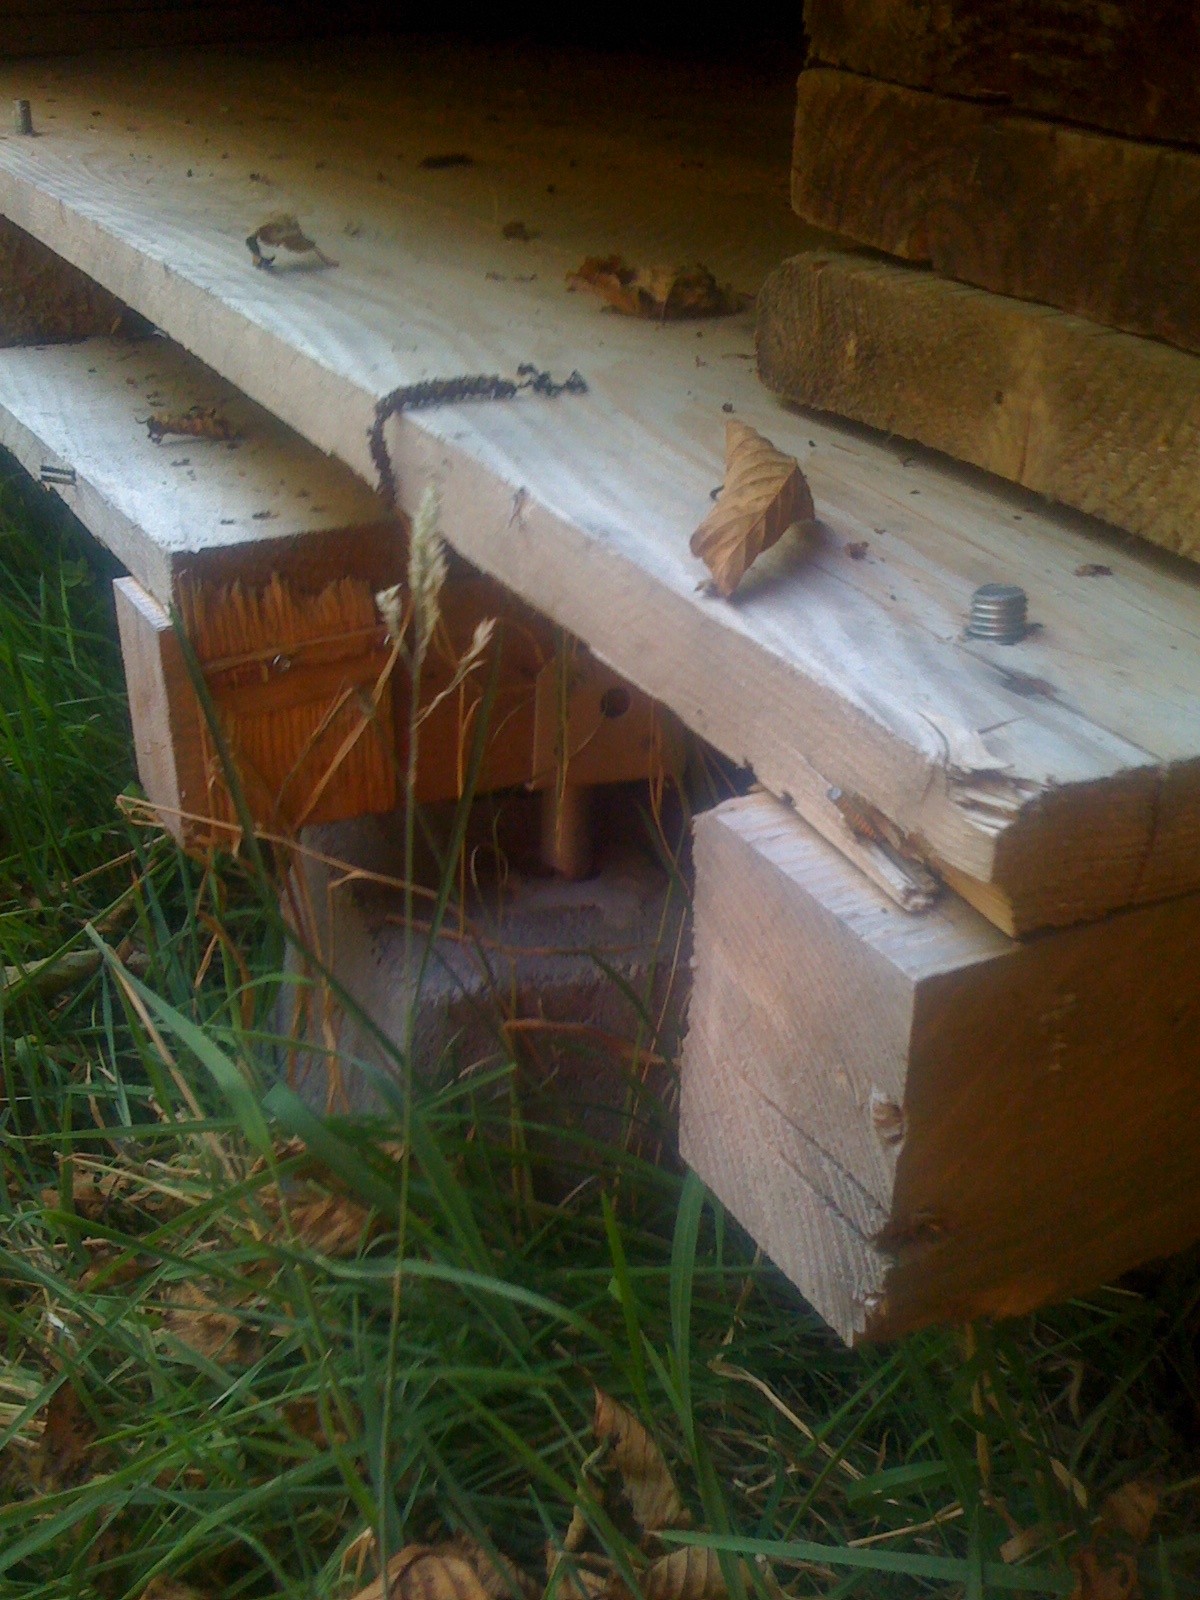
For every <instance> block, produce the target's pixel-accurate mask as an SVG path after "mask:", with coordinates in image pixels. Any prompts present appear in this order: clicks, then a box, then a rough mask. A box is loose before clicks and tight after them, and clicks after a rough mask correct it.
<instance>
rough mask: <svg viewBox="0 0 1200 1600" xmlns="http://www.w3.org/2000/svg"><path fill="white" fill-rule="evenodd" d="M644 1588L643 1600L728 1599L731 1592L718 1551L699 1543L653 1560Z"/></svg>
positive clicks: (644, 1577) (645, 1575)
mask: <svg viewBox="0 0 1200 1600" xmlns="http://www.w3.org/2000/svg"><path fill="white" fill-rule="evenodd" d="M641 1590H642V1600H725V1596H726V1595H727V1594H728V1593H729V1589H728V1586H727V1585H726V1582H725V1574H724V1573H723V1572H722V1571H721V1562H720V1558H719V1557H718V1555H717V1553H716V1551H715V1550H703V1549H701V1548H700V1547H699V1546H698V1545H689V1546H688V1547H687V1548H685V1549H682V1550H672V1552H671V1554H670V1555H669V1556H660V1557H659V1559H658V1560H657V1561H653V1562H651V1564H650V1565H649V1566H648V1567H647V1568H646V1570H645V1572H644V1573H643V1574H642V1582H641Z"/></svg>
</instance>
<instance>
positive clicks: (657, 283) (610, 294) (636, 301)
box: [567, 256, 742, 322]
mask: <svg viewBox="0 0 1200 1600" xmlns="http://www.w3.org/2000/svg"><path fill="white" fill-rule="evenodd" d="M567 282H568V283H569V284H570V285H571V287H572V288H573V289H589V290H590V291H591V292H592V293H593V294H598V295H599V296H600V298H601V299H602V300H605V301H607V303H608V304H609V305H610V306H612V308H613V310H614V311H620V312H621V313H622V314H623V315H624V316H627V317H655V318H657V319H659V320H660V321H666V322H674V321H677V320H682V319H683V318H687V317H727V316H730V315H732V314H733V313H734V312H735V311H740V310H741V307H742V297H741V295H739V294H737V293H736V292H735V291H734V290H733V289H732V288H730V287H729V286H728V285H725V286H724V287H723V286H722V285H721V284H719V283H718V282H717V280H716V278H714V277H713V275H712V273H711V272H710V271H709V270H708V268H707V267H705V266H701V265H700V264H699V263H698V262H697V263H696V264H695V265H693V266H686V267H635V266H633V265H632V264H631V263H630V262H628V261H626V260H625V258H624V256H588V257H587V258H586V259H585V260H584V261H583V262H582V263H581V264H580V266H579V267H577V268H576V270H575V271H574V272H572V273H569V274H568V276H567Z"/></svg>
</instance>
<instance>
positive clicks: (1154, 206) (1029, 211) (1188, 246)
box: [792, 68, 1200, 353]
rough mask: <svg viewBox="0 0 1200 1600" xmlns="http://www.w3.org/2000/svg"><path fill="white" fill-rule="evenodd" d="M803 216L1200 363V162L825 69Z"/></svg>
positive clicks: (802, 177) (804, 104)
mask: <svg viewBox="0 0 1200 1600" xmlns="http://www.w3.org/2000/svg"><path fill="white" fill-rule="evenodd" d="M792 203H793V205H794V207H795V209H796V211H797V212H798V213H799V214H800V216H802V217H803V218H804V219H805V221H806V222H811V223H813V224H814V225H815V226H817V227H819V228H824V229H826V230H828V231H830V232H833V233H839V234H843V235H845V236H846V237H847V238H850V239H854V240H856V241H857V242H858V243H860V244H866V245H870V246H871V247H872V248H874V249H876V250H884V251H886V252H887V253H888V254H889V255H893V256H901V257H904V258H905V259H907V260H910V261H918V262H928V263H930V264H931V265H932V266H934V267H935V268H936V269H937V270H938V271H939V272H944V273H947V274H948V275H949V276H950V277H953V278H959V279H961V280H962V281H963V282H964V283H974V284H978V285H979V286H980V287H981V288H984V289H994V290H996V291H997V292H998V293H1000V294H1008V295H1015V296H1017V297H1018V298H1019V299H1022V300H1038V301H1042V302H1044V303H1045V304H1046V305H1052V306H1058V307H1060V308H1061V309H1063V310H1065V311H1074V312H1077V313H1078V314H1079V315H1080V316H1084V317H1089V318H1091V319H1092V320H1093V321H1095V322H1100V323H1103V324H1104V325H1105V326H1107V327H1112V328H1123V329H1125V330H1126V331H1128V332H1130V333H1139V334H1149V335H1151V336H1153V337H1155V338H1159V339H1165V340H1167V341H1168V342H1169V343H1171V344H1175V345H1178V346H1180V347H1181V348H1182V349H1185V350H1200V296H1198V295H1197V293H1196V276H1195V261H1196V256H1197V253H1198V251H1200V151H1190V150H1175V149H1170V148H1167V147H1164V146H1162V145H1152V144H1137V143H1135V142H1133V141H1132V140H1128V139H1116V138H1112V137H1110V136H1108V135H1106V134H1100V133H1091V132H1088V131H1086V130H1083V129H1079V128H1071V127H1065V126H1063V125H1062V124H1061V123H1054V122H1043V121H1039V120H1038V119H1036V118H1033V117H1023V116H1010V115H1006V114H1005V113H1004V112H1003V111H997V110H996V109H995V108H994V107H984V106H979V105H971V104H970V103H969V102H967V101H963V100H951V99H948V98H943V97H942V96H940V95H933V94H924V93H921V92H919V91H917V90H913V89H904V88H899V87H897V86H896V85H894V84H890V83H879V82H876V81H874V80H872V79H869V78H860V77H856V76H854V75H853V74H850V73H845V72H833V71H829V70H827V69H824V68H815V69H810V70H808V71H805V72H802V73H801V74H800V87H799V97H798V101H797V110H796V143H795V151H794V155H793V166H792ZM956 353H957V352H956Z"/></svg>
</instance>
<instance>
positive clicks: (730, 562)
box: [691, 421, 816, 596]
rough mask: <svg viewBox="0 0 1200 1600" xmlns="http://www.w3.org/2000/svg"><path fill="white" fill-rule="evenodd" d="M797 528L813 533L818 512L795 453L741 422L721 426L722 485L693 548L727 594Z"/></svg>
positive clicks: (697, 530)
mask: <svg viewBox="0 0 1200 1600" xmlns="http://www.w3.org/2000/svg"><path fill="white" fill-rule="evenodd" d="M793 526H797V527H799V528H800V529H802V530H803V531H804V532H806V533H807V534H809V535H811V533H812V532H813V530H814V529H815V526H816V511H815V509H814V507H813V498H812V493H811V491H810V490H809V487H808V481H807V479H806V478H805V476H804V474H803V473H802V472H801V471H800V464H799V462H798V461H797V460H796V458H795V456H789V455H785V454H784V453H783V451H782V450H777V449H776V448H775V446H774V445H773V444H772V443H771V441H770V440H769V439H764V438H763V436H762V434H761V433H757V432H756V431H755V430H754V429H753V428H751V427H749V426H747V424H746V423H744V422H736V421H731V422H727V423H726V424H725V487H724V489H723V490H722V492H721V497H720V499H719V500H718V501H717V503H716V505H715V506H713V508H712V510H711V511H710V512H709V513H708V515H707V516H706V517H705V519H704V521H703V522H702V523H701V524H700V526H699V527H698V528H697V529H696V531H695V533H694V534H693V535H692V543H691V550H692V554H693V555H694V556H699V557H700V559H701V560H702V561H703V562H704V564H705V565H706V566H707V568H708V570H709V571H710V572H711V573H712V575H713V582H714V583H715V584H716V586H717V588H718V589H719V590H720V592H721V593H722V594H723V595H725V596H729V595H731V594H732V593H733V591H734V590H735V589H736V588H737V586H738V584H739V583H740V582H741V581H742V578H743V577H744V576H745V574H746V571H747V569H748V568H749V567H750V566H752V565H753V563H754V562H755V561H757V559H758V557H759V556H760V555H761V554H762V553H763V551H764V550H769V549H770V548H771V546H772V545H773V544H777V543H778V542H779V540H780V539H781V538H782V537H783V535H784V534H785V533H786V531H787V530H788V529H789V528H791V527H793Z"/></svg>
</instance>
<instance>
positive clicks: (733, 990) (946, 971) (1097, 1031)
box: [681, 795, 1200, 1339]
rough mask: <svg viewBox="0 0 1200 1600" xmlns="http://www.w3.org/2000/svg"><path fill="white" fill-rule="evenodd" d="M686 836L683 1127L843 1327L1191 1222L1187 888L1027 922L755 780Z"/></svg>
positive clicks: (1193, 1017)
mask: <svg viewBox="0 0 1200 1600" xmlns="http://www.w3.org/2000/svg"><path fill="white" fill-rule="evenodd" d="M695 859H696V895H695V958H694V963H693V967H694V986H693V993H692V999H691V1003H690V1007H689V1029H688V1035H687V1039H686V1041H685V1047H684V1061H683V1099H682V1113H681V1115H682V1128H681V1146H682V1150H683V1153H684V1156H685V1158H686V1159H687V1160H688V1161H689V1162H690V1163H691V1164H692V1165H693V1166H694V1167H695V1168H696V1170H697V1171H698V1172H699V1174H700V1176H701V1177H702V1178H704V1180H705V1182H706V1183H708V1184H709V1185H710V1187H711V1188H712V1189H713V1190H714V1191H715V1193H716V1194H717V1195H718V1196H719V1197H720V1198H721V1199H722V1200H723V1201H724V1202H725V1203H726V1204H727V1205H728V1206H729V1208H730V1210H731V1211H732V1212H733V1213H734V1214H735V1216H737V1217H739V1218H740V1220H741V1221H742V1222H743V1223H744V1224H745V1225H746V1226H747V1227H748V1228H749V1229H750V1231H751V1232H752V1233H753V1235H754V1237H755V1238H756V1239H757V1240H758V1242H759V1243H760V1244H761V1245H762V1246H763V1247H764V1249H765V1250H766V1251H767V1252H768V1254H770V1255H771V1256H772V1258H773V1259H774V1260H775V1261H776V1262H777V1263H778V1264H779V1266H780V1267H782V1268H783V1270H784V1271H785V1272H786V1273H787V1274H788V1275H789V1276H790V1277H791V1278H792V1280H793V1281H794V1282H795V1283H796V1284H797V1285H798V1286H799V1288H800V1289H801V1290H802V1292H803V1293H804V1294H805V1295H806V1296H807V1297H808V1298H809V1299H810V1300H811V1301H812V1303H813V1304H814V1305H815V1306H816V1308H817V1310H818V1311H820V1312H821V1314H822V1315H823V1316H824V1317H825V1318H826V1319H827V1320H828V1321H829V1322H831V1323H832V1324H833V1326H834V1327H835V1328H837V1329H838V1331H839V1332H840V1333H841V1334H842V1335H843V1337H845V1338H847V1339H855V1338H858V1337H862V1336H864V1335H865V1336H867V1337H881V1336H891V1335H894V1334H899V1333H903V1332H905V1331H907V1330H909V1329H911V1328H913V1327H917V1326H919V1325H921V1324H922V1323H926V1322H931V1321H965V1320H968V1319H970V1318H972V1317H976V1316H980V1315H985V1314H986V1315H1008V1314H1015V1313H1018V1312H1021V1311H1025V1310H1028V1309H1030V1308H1032V1307H1034V1306H1037V1305H1040V1304H1042V1303H1044V1302H1047V1301H1050V1300H1053V1299H1057V1298H1061V1297H1063V1296H1066V1295H1069V1294H1072V1293H1075V1292H1078V1291H1081V1290H1084V1289H1088V1288H1090V1287H1093V1286H1094V1285H1095V1284H1097V1283H1099V1282H1101V1281H1102V1280H1104V1279H1106V1278H1108V1277H1109V1276H1111V1275H1113V1274H1116V1273H1119V1272H1122V1271H1124V1270H1125V1269H1127V1268H1128V1267H1131V1266H1133V1265H1134V1264H1135V1263H1137V1262H1139V1261H1143V1260H1146V1259H1148V1258H1150V1257H1152V1256H1157V1255H1161V1254H1164V1253H1167V1252H1169V1251H1173V1250H1177V1249H1180V1248H1182V1247H1183V1246H1184V1245H1185V1244H1187V1243H1189V1242H1190V1241H1191V1240H1192V1239H1194V1238H1196V1237H1197V1236H1198V1235H1200V1191H1198V1190H1197V1187H1196V1183H1195V1173H1196V1167H1197V1162H1198V1161H1200V1097H1198V1096H1197V1094H1196V1083H1197V1076H1198V1073H1200V896H1196V895H1192V896H1189V897H1187V898H1185V899H1180V900H1174V901H1170V902H1167V903H1166V904H1163V905H1159V906H1155V907H1152V908H1149V909H1142V910H1137V911H1127V912H1122V913H1120V914H1118V915H1116V916H1113V917H1110V918H1108V919H1106V920H1105V921H1103V922H1099V923H1095V924H1092V925H1090V926H1088V927H1082V928H1072V929H1067V930H1062V931H1058V932H1054V933H1047V934H1044V935H1041V936H1040V937H1038V938H1037V939H1034V940H1031V941H1030V942H1028V943H1025V944H1018V943H1014V942H1013V941H1011V940H1009V939H1006V938H1005V937H1004V936H1003V935H1001V934H1000V933H998V932H997V930H996V929H995V928H993V927H991V926H990V925H989V924H988V923H987V922H985V921H984V920H983V918H982V917H980V916H978V915H977V914H976V913H975V912H974V911H972V910H971V909H970V908H969V907H968V906H966V905H964V904H963V903H962V902H961V901H958V900H957V899H955V897H953V896H946V897H944V898H943V899H942V900H941V901H939V903H938V904H937V905H936V906H935V907H933V908H932V909H931V910H929V911H927V912H926V913H924V914H923V915H921V916H918V917H908V916H905V915H904V914H903V913H901V912H899V911H898V910H897V909H896V907H895V906H894V905H892V904H891V903H890V902H889V901H888V900H887V899H886V898H885V897H884V896H883V895H882V894H880V893H879V891H878V890H877V889H875V888H874V887H873V886H872V885H871V884H869V883H868V882H867V881H866V880H865V879H864V878H863V877H862V876H861V875H860V874H858V873H857V872H856V871H855V870H854V869H853V868H852V867H851V866H850V865H849V864H848V863H847V862H846V861H845V860H844V859H843V858H842V857H841V856H840V855H839V854H838V853H837V852H836V851H834V850H832V849H831V848H830V847H829V846H828V845H826V844H825V843H824V842H823V841H822V840H820V839H819V838H818V837H817V836H816V834H814V833H813V832H812V830H811V829H809V828H807V827H806V826H805V825H804V824H803V823H802V822H800V821H799V820H798V819H796V818H795V817H794V816H792V815H791V814H790V813H788V812H787V811H786V810H785V809H784V808H783V807H782V806H780V805H779V804H778V802H776V801H774V800H773V799H771V798H770V797H769V796H766V795H751V796H748V797H747V798H746V799H743V800H736V801H730V802H728V803H726V804H725V805H722V806H719V807H718V808H717V809H716V810H714V811H710V812H707V813H705V814H704V815H703V816H701V817H699V818H698V819H697V822H696V828H695Z"/></svg>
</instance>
